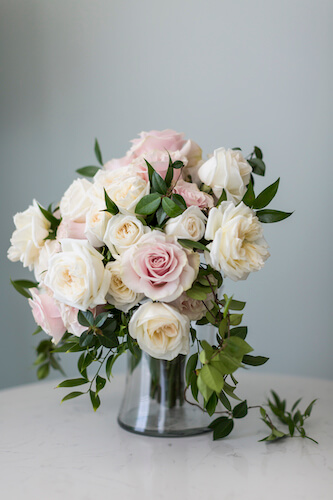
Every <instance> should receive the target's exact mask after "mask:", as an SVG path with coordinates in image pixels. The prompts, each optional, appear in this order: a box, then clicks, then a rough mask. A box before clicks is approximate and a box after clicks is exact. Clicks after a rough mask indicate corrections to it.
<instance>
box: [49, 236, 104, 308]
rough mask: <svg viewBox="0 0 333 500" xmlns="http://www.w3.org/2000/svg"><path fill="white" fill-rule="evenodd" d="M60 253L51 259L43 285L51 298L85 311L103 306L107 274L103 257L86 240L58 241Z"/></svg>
mask: <svg viewBox="0 0 333 500" xmlns="http://www.w3.org/2000/svg"><path fill="white" fill-rule="evenodd" d="M60 243H61V247H62V252H60V253H57V254H55V255H53V257H51V259H50V261H49V267H48V271H47V273H46V276H45V279H44V284H45V286H48V287H49V288H50V289H51V290H52V291H53V293H54V298H55V299H56V300H58V301H59V302H63V303H64V304H67V305H69V306H72V307H76V308H78V309H81V310H82V311H86V310H87V309H88V308H93V307H95V306H97V305H99V304H105V303H106V300H105V295H106V292H107V290H108V288H109V282H110V272H109V271H108V270H105V269H104V265H103V262H102V261H103V256H102V255H101V254H100V253H99V252H97V250H95V249H94V248H93V247H92V246H91V245H90V244H89V242H88V241H86V240H72V239H65V240H61V242H60Z"/></svg>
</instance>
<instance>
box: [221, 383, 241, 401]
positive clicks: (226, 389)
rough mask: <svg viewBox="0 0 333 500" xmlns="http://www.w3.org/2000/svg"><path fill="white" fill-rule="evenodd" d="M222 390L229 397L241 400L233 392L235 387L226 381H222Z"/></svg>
mask: <svg viewBox="0 0 333 500" xmlns="http://www.w3.org/2000/svg"><path fill="white" fill-rule="evenodd" d="M223 390H224V392H225V393H226V394H227V395H228V396H229V397H230V398H233V399H237V401H241V399H240V398H239V397H238V396H236V394H234V391H235V390H236V387H232V386H231V385H229V384H228V383H227V382H226V381H224V386H223Z"/></svg>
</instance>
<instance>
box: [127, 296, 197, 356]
mask: <svg viewBox="0 0 333 500" xmlns="http://www.w3.org/2000/svg"><path fill="white" fill-rule="evenodd" d="M128 328H129V333H130V335H131V337H133V338H134V339H137V342H138V344H139V346H140V347H141V349H142V350H143V351H145V352H147V353H148V354H149V355H150V356H152V357H154V358H157V359H166V360H167V361H171V360H172V359H174V358H175V357H176V356H178V354H188V353H189V350H190V335H189V332H190V320H189V318H188V317H187V316H184V315H183V314H181V313H180V312H179V311H178V310H177V309H175V308H174V307H172V306H170V305H168V304H164V303H162V302H146V303H145V304H143V305H142V306H140V307H139V309H137V310H136V311H135V313H134V314H133V316H132V318H131V320H130V322H129V325H128Z"/></svg>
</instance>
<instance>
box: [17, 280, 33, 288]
mask: <svg viewBox="0 0 333 500" xmlns="http://www.w3.org/2000/svg"><path fill="white" fill-rule="evenodd" d="M12 283H16V285H18V286H21V287H22V288H37V287H38V282H37V281H29V280H15V281H12Z"/></svg>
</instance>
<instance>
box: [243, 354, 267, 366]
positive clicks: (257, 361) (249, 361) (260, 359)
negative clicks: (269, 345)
mask: <svg viewBox="0 0 333 500" xmlns="http://www.w3.org/2000/svg"><path fill="white" fill-rule="evenodd" d="M268 360H269V358H265V356H251V355H249V354H245V355H244V356H243V360H242V361H243V363H244V364H245V365H251V366H261V365H264V364H265V363H266V362H267V361H268Z"/></svg>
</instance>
